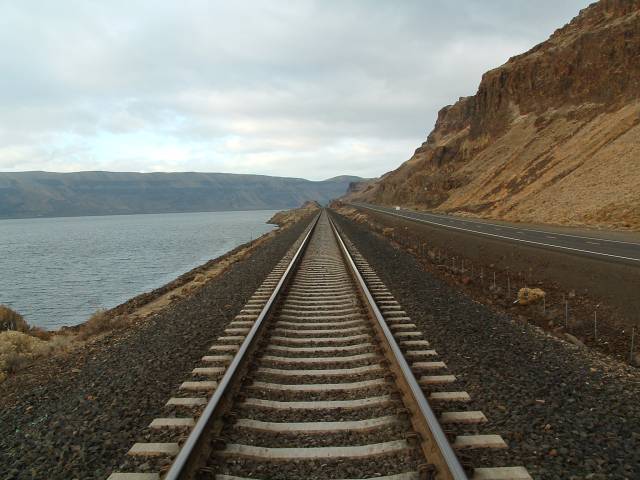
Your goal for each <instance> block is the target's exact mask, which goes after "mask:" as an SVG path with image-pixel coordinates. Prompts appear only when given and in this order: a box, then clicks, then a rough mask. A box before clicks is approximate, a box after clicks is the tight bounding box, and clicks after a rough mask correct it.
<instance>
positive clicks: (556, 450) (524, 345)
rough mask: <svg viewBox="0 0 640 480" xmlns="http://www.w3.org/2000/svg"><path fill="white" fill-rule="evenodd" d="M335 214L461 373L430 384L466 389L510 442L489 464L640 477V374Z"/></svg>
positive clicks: (536, 472)
mask: <svg viewBox="0 0 640 480" xmlns="http://www.w3.org/2000/svg"><path fill="white" fill-rule="evenodd" d="M335 217H336V220H337V223H338V225H339V227H340V228H341V229H342V231H343V232H344V233H346V235H347V237H348V238H349V239H350V240H351V241H352V242H353V243H354V245H355V246H356V248H357V249H358V250H359V252H360V253H361V254H362V255H363V256H364V258H365V259H366V260H367V262H368V263H369V264H370V266H371V267H372V268H373V269H374V270H375V271H376V273H377V274H378V276H379V277H380V279H381V280H382V281H383V282H384V284H385V285H386V287H387V288H388V289H389V290H390V291H391V293H392V294H393V295H394V297H395V299H396V300H397V301H398V302H400V304H401V305H402V308H403V310H405V311H406V312H407V313H408V315H409V316H410V318H411V320H412V322H413V323H415V324H416V326H417V328H418V329H419V330H420V331H422V332H423V333H424V336H425V339H426V340H428V341H429V342H430V344H431V347H432V348H434V349H435V350H436V351H437V352H438V355H439V359H440V360H442V361H444V362H445V363H446V368H447V372H446V373H450V374H452V375H455V377H456V381H455V383H453V384H450V385H447V386H445V387H438V386H432V387H429V388H430V389H433V390H437V389H438V388H442V389H445V388H446V389H447V390H451V391H458V390H465V391H467V392H468V393H469V394H470V396H471V399H472V402H471V403H470V404H467V405H466V406H465V407H464V409H468V410H481V411H483V412H484V414H485V415H486V416H487V418H488V423H487V424H483V425H482V426H481V427H479V429H478V432H477V433H480V434H487V433H495V434H499V435H501V436H502V437H503V438H504V439H505V441H506V442H507V444H508V445H509V449H508V450H506V451H504V452H502V453H499V454H498V455H499V458H500V459H501V460H499V461H498V462H501V463H498V462H495V463H494V461H493V459H494V456H495V452H494V453H491V454H489V455H487V458H486V463H485V464H484V465H483V466H489V465H492V466H497V465H524V466H525V467H526V468H527V469H528V470H529V473H530V474H531V476H532V477H533V478H536V479H540V480H542V479H544V480H547V479H549V480H552V479H575V480H578V479H592V480H604V479H608V480H611V479H620V480H622V479H630V478H640V436H639V435H638V432H640V405H639V404H638V396H639V395H640V370H638V369H635V368H633V367H630V366H628V365H625V364H623V363H621V362H618V361H616V360H614V359H611V358H610V357H608V356H606V355H604V354H601V353H599V352H597V351H595V350H591V349H584V348H579V347H577V346H575V345H573V344H570V343H568V342H566V341H562V340H560V339H558V338H557V337H555V336H553V335H551V334H548V333H545V332H544V331H542V330H541V329H540V328H538V327H536V326H535V325H532V324H531V323H530V322H523V321H520V319H519V318H518V316H517V315H505V314H504V313H502V312H499V311H496V310H495V309H494V308H493V307H491V306H485V305H483V304H480V303H478V302H477V301H474V300H475V299H474V298H473V297H471V296H470V295H467V294H466V292H465V291H461V290H460V288H458V285H457V284H455V283H452V282H451V281H450V279H449V278H443V277H442V276H441V275H439V274H438V273H435V272H432V271H431V270H430V269H429V268H428V267H427V266H425V264H424V263H423V262H422V261H421V260H420V259H419V258H417V257H416V256H415V255H413V254H412V253H410V252H409V251H407V250H405V249H404V248H398V245H397V244H394V243H392V242H390V241H389V239H388V238H385V237H383V236H381V235H379V234H377V233H375V232H373V231H372V230H371V229H370V228H369V226H368V225H365V224H358V223H355V222H353V221H350V220H349V219H346V218H345V217H341V216H338V215H336V216H335ZM430 389H427V393H429V392H430V391H431V390H430ZM434 408H436V409H444V410H447V409H449V408H451V406H450V405H447V406H437V405H435V406H434ZM471 428H473V427H470V426H465V432H466V433H469V429H471ZM446 432H447V434H448V435H449V436H450V438H452V437H453V436H454V435H455V434H456V433H464V432H462V431H456V430H455V427H454V426H449V425H448V426H446ZM460 456H461V459H462V461H463V463H464V462H467V461H469V457H468V456H467V454H465V452H460ZM470 464H471V465H474V466H478V464H477V463H473V461H472V462H471V463H470Z"/></svg>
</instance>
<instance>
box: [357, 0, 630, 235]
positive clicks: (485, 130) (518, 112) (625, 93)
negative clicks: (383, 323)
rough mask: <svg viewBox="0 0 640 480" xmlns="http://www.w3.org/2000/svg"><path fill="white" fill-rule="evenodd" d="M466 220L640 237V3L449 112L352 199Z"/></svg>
mask: <svg viewBox="0 0 640 480" xmlns="http://www.w3.org/2000/svg"><path fill="white" fill-rule="evenodd" d="M350 198H352V199H359V200H364V201H369V202H374V203H380V204H400V205H405V206H412V207H417V208H429V209H434V210H438V211H446V212H451V213H457V214H462V215H474V216H480V217H488V218H500V219H506V220H518V221H526V222H540V223H556V224H567V225H589V226H596V227H613V228H620V229H633V230H640V0H601V1H600V2H597V3H595V4H592V5H591V6H589V7H588V8H585V9H584V10H582V11H581V12H580V14H579V15H578V16H577V17H576V18H574V19H573V20H572V21H571V22H570V23H569V24H567V25H566V26H564V27H563V28H561V29H559V30H557V31H556V32H555V33H554V34H553V35H552V36H551V37H550V38H549V39H548V40H547V41H545V42H543V43H541V44H539V45H537V46H536V47H534V48H532V49H531V50H529V51H528V52H526V53H524V54H522V55H519V56H516V57H513V58H511V59H510V60H509V61H508V62H507V63H505V64H504V65H502V66H501V67H498V68H496V69H494V70H491V71H489V72H487V73H485V74H484V75H483V77H482V81H481V83H480V86H479V88H478V92H477V93H476V95H474V96H471V97H464V98H460V100H459V101H458V102H456V103H455V104H454V105H452V106H447V107H445V108H443V109H442V110H441V111H440V112H439V114H438V119H437V122H436V125H435V128H434V130H433V131H432V132H431V134H430V135H429V137H428V138H427V141H426V142H425V143H423V144H422V146H421V147H420V148H418V149H417V150H416V152H415V154H414V155H413V157H411V159H409V160H408V161H407V162H405V163H404V164H403V165H401V166H400V167H399V168H398V169H397V170H395V171H393V172H390V173H387V174H386V175H384V176H383V177H382V178H381V179H380V180H379V181H378V182H376V183H374V184H371V185H369V186H365V187H364V189H363V190H361V191H355V192H353V193H351V194H350Z"/></svg>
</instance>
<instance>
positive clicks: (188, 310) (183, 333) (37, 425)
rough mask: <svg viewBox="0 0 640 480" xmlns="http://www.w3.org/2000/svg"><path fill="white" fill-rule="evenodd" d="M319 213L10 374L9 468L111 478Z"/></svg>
mask: <svg viewBox="0 0 640 480" xmlns="http://www.w3.org/2000/svg"><path fill="white" fill-rule="evenodd" d="M310 218H311V217H307V218H305V219H303V220H301V221H299V222H297V223H295V224H294V225H292V226H290V227H288V228H284V229H281V230H280V231H278V233H277V234H274V235H270V236H268V237H267V238H266V239H265V240H264V241H263V242H262V244H261V245H260V246H259V247H258V248H256V249H255V250H254V251H253V252H252V254H251V255H250V256H248V257H246V258H244V259H243V260H242V261H237V262H234V263H232V264H230V265H229V266H228V268H226V269H225V270H224V271H223V272H221V273H220V275H218V276H216V277H215V278H212V279H210V280H208V281H206V282H205V283H203V284H202V285H201V286H200V287H199V288H198V289H197V290H195V291H193V292H192V294H191V295H190V296H186V297H183V298H177V299H175V300H174V301H172V302H171V303H170V304H168V305H166V307H165V308H163V309H162V310H160V311H158V312H156V313H153V314H152V315H150V316H149V317H147V318H146V319H145V320H144V321H140V322H134V323H132V324H130V325H128V328H122V329H115V330H113V331H110V332H107V333H105V334H103V335H100V336H98V337H97V338H95V339H93V340H92V341H90V342H87V343H86V344H85V345H83V346H82V347H80V348H76V349H74V350H72V351H71V352H68V353H66V354H61V355H55V356H52V357H50V358H46V359H42V360H41V361H39V362H36V363H35V364H33V365H32V366H30V367H29V368H27V369H25V370H24V371H22V372H20V374H19V375H16V376H12V377H9V378H8V379H7V380H6V381H5V382H4V383H2V384H0V465H2V467H3V471H2V474H3V477H2V478H3V479H4V478H6V479H27V478H45V477H47V478H52V479H58V478H59V479H71V478H78V479H80V478H82V479H94V478H95V479H104V478H106V476H107V475H108V473H109V472H110V471H111V470H112V469H114V468H116V467H117V466H118V464H119V462H120V461H121V460H122V458H123V456H124V454H125V453H126V451H127V450H128V448H129V447H130V446H131V444H132V443H133V442H134V441H135V440H136V438H137V436H138V435H139V433H140V432H141V431H142V430H143V429H144V428H145V427H146V426H147V425H148V424H149V422H150V421H151V419H153V418H154V417H155V416H157V415H158V414H159V413H160V412H161V409H162V406H163V404H164V402H165V401H166V398H167V397H168V395H169V393H170V392H171V391H172V390H173V389H175V387H176V386H177V385H178V384H179V383H181V382H182V380H184V378H185V377H187V376H188V375H189V372H190V371H191V369H192V368H193V364H194V363H195V362H196V361H197V360H198V359H199V358H200V357H201V356H202V355H203V353H204V352H205V351H206V349H207V347H208V345H209V344H210V343H211V341H212V340H213V339H214V338H216V337H217V336H218V334H219V333H220V332H222V330H223V329H224V326H225V325H226V324H227V323H228V322H229V321H230V320H231V319H232V318H233V317H234V316H235V315H236V314H237V313H238V312H239V311H240V309H241V308H242V306H243V305H244V303H245V302H246V300H247V299H248V298H249V296H250V295H251V294H252V293H253V291H254V290H255V289H256V288H257V287H258V285H259V284H260V282H261V281H262V280H263V278H264V277H265V276H266V275H267V274H268V273H269V272H270V271H271V269H272V268H273V266H274V265H275V264H276V263H277V262H278V261H279V260H280V258H281V257H282V256H283V255H284V254H285V253H286V251H287V249H288V248H289V247H290V246H291V244H292V243H293V242H294V241H295V240H296V239H297V238H298V237H299V235H300V234H301V232H302V231H303V229H304V228H305V227H306V225H307V224H308V222H309V221H310ZM230 253H231V252H230ZM165 293H166V292H165ZM134 300H135V299H134ZM124 305H127V304H124ZM117 308H118V307H117ZM123 308H124V307H123ZM5 472H6V473H5Z"/></svg>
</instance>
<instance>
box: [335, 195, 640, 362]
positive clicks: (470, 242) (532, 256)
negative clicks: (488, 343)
mask: <svg viewBox="0 0 640 480" xmlns="http://www.w3.org/2000/svg"><path fill="white" fill-rule="evenodd" d="M335 206H336V209H337V211H338V212H339V213H341V214H343V215H345V216H347V217H348V218H350V219H352V220H354V221H355V222H357V223H360V224H366V225H367V226H368V227H369V228H371V229H372V230H373V231H374V232H376V233H377V234H379V235H382V236H384V237H385V238H386V239H388V240H389V241H391V242H392V243H393V244H394V245H395V246H396V247H397V248H400V249H403V250H405V251H407V252H409V253H410V254H411V255H413V256H414V257H415V258H416V259H417V260H418V261H419V262H420V263H421V264H422V265H423V267H424V268H425V269H426V270H427V271H429V272H431V273H433V274H434V275H436V276H438V278H441V279H443V280H445V281H446V282H447V283H449V284H450V285H453V286H455V287H456V288H458V289H459V290H461V291H463V292H464V293H465V294H467V295H469V296H470V297H471V298H473V299H474V300H475V301H477V302H479V303H482V304H484V305H487V306H490V307H491V308H493V309H494V310H496V311H499V312H502V313H507V314H509V315H512V316H514V317H515V318H520V319H521V320H523V321H527V322H531V323H533V324H535V325H537V326H539V327H541V328H544V329H545V330H547V331H549V332H552V333H553V334H554V335H557V336H559V337H562V338H564V339H570V340H571V341H576V343H577V344H585V345H587V346H590V347H594V348H597V349H599V350H601V351H603V352H605V353H607V354H609V355H613V356H614V357H616V358H618V359H620V360H624V361H628V360H629V358H630V346H631V345H630V344H631V336H632V329H633V328H634V327H635V328H636V330H638V327H639V325H638V322H639V321H640V319H639V318H638V316H637V315H638V311H640V295H638V292H640V269H638V268H637V267H634V266H631V265H625V264H616V263H609V262H605V261H602V260H598V259H595V258H588V257H582V256H579V255H571V254H566V253H561V252H555V251H550V250H547V249H544V248H538V247H535V246H528V245H520V244H512V243H507V242H502V241H499V240H494V239H491V238H479V237H478V236H476V235H472V234H468V233H465V232H458V231H451V230H444V229H441V228H437V227H433V226H430V225H427V224H422V223H417V222H412V221H410V220H405V219H402V218H398V217H390V216H388V215H384V214H380V213H377V212H371V211H369V210H367V211H365V210H359V209H355V208H351V207H344V206H341V205H340V204H336V205H335ZM494 276H495V277H494ZM494 278H495V280H494ZM524 287H534V288H540V289H542V290H543V291H544V292H545V298H544V300H542V299H540V300H538V301H536V302H532V303H530V304H529V305H520V304H515V303H514V301H515V300H516V299H517V294H518V291H519V290H520V289H521V288H524ZM567 334H568V335H567ZM635 343H636V344H638V339H637V338H636V341H635ZM638 350H639V351H640V349H638ZM635 362H637V363H640V355H635Z"/></svg>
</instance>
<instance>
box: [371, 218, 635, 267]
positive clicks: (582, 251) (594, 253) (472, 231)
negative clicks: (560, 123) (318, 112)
mask: <svg viewBox="0 0 640 480" xmlns="http://www.w3.org/2000/svg"><path fill="white" fill-rule="evenodd" d="M362 207H363V208H368V209H369V210H373V211H375V212H380V213H386V214H390V215H395V216H396V217H402V218H406V219H408V220H416V221H418V222H423V223H430V224H433V225H439V226H441V227H446V228H453V229H454V230H462V231H463V232H471V233H477V234H480V235H487V236H489V237H497V238H504V239H506V240H514V241H516V242H523V243H530V244H532V245H540V246H543V247H551V248H561V249H563V250H571V251H573V252H581V253H590V254H592V255H601V256H604V257H611V258H619V259H622V260H631V261H634V262H640V258H633V257H623V256H621V255H613V254H611V253H602V252H594V251H593V250H583V249H581V248H573V247H565V246H563V245H553V244H551V243H542V242H535V241H533V240H524V239H522V238H515V237H507V236H505V235H496V234H495V233H487V232H481V231H479V230H471V229H469V228H462V227H454V226H453V225H445V224H443V223H437V222H434V221H431V220H425V219H423V218H416V217H409V216H407V215H400V214H399V213H392V212H388V211H386V210H379V209H377V208H371V207H365V206H362ZM532 231H535V230H532ZM578 238H585V237H578ZM633 245H635V244H633Z"/></svg>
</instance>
